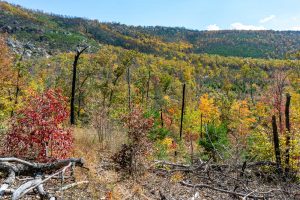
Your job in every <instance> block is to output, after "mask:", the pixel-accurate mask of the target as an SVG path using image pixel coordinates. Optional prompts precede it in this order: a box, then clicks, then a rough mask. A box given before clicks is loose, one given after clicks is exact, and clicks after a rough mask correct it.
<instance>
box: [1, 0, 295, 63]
mask: <svg viewBox="0 0 300 200" xmlns="http://www.w3.org/2000/svg"><path fill="white" fill-rule="evenodd" d="M0 11H1V12H0V30H1V32H4V33H8V34H9V35H10V36H13V37H15V38H16V39H17V40H19V41H21V42H24V43H26V42H28V41H30V43H32V44H33V45H35V46H36V47H37V48H42V51H43V53H42V54H45V53H46V52H47V53H48V54H51V53H53V52H56V51H63V52H65V51H72V50H74V49H75V47H76V45H78V44H80V43H88V44H89V45H91V46H93V47H98V46H99V44H109V45H113V46H118V47H123V48H126V49H135V50H138V51H140V52H143V53H148V54H156V55H163V56H165V57H173V56H176V55H181V53H208V54H218V55H223V56H238V57H253V58H284V57H285V55H286V54H287V53H290V52H294V51H297V50H299V49H300V32H295V31H236V30H227V31H196V30H188V29H185V28H168V27H142V26H138V27H135V26H127V25H122V24H118V23H101V22H98V21H97V20H88V19H82V18H76V17H66V16H59V15H54V14H47V13H43V12H40V11H33V10H28V9H25V8H22V7H19V6H15V5H11V4H8V3H5V2H0ZM11 43H13V42H11ZM14 45H15V44H12V46H14ZM38 50H41V49H38Z"/></svg>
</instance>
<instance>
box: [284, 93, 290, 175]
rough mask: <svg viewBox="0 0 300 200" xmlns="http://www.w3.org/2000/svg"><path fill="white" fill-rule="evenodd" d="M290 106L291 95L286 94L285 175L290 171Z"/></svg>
mask: <svg viewBox="0 0 300 200" xmlns="http://www.w3.org/2000/svg"><path fill="white" fill-rule="evenodd" d="M290 104H291V95H290V94H288V93H287V94H286V103H285V127H286V131H287V132H286V141H285V145H286V150H285V173H289V171H290V148H291V147H290V140H291V136H290V134H291V124H290Z"/></svg>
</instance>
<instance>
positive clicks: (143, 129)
mask: <svg viewBox="0 0 300 200" xmlns="http://www.w3.org/2000/svg"><path fill="white" fill-rule="evenodd" d="M123 120H124V122H125V126H126V127H127V128H128V136H129V138H130V139H131V142H132V143H133V144H137V143H139V142H141V141H142V140H145V138H146V136H147V134H148V131H149V130H150V129H151V128H152V126H153V119H152V118H150V119H148V118H145V117H144V113H143V111H142V110H141V109H140V108H138V107H136V108H134V109H133V111H132V112H131V113H129V115H127V116H125V117H124V119H123Z"/></svg>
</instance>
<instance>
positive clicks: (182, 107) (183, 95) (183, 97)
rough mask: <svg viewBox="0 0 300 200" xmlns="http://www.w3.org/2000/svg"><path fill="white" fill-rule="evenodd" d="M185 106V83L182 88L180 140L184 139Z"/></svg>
mask: <svg viewBox="0 0 300 200" xmlns="http://www.w3.org/2000/svg"><path fill="white" fill-rule="evenodd" d="M184 104H185V83H184V84H183V88H182V105H181V118H180V133H179V137H180V140H181V138H182V130H183V116H184Z"/></svg>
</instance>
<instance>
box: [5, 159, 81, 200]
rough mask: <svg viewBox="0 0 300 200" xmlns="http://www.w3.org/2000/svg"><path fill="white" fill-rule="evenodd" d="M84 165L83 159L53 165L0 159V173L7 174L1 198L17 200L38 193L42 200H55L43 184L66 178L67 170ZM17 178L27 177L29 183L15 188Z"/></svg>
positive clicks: (67, 160) (57, 162) (63, 161)
mask: <svg viewBox="0 0 300 200" xmlns="http://www.w3.org/2000/svg"><path fill="white" fill-rule="evenodd" d="M83 164H84V162H83V160H82V159H76V158H71V159H65V160H59V161H56V162H52V163H35V162H28V161H25V160H22V159H18V158H14V157H10V158H0V172H2V173H5V174H7V177H6V179H5V180H4V182H3V184H2V185H1V186H0V198H3V196H4V195H11V196H12V200H17V199H20V198H21V197H23V196H25V195H26V194H29V193H32V192H36V193H38V194H39V195H40V197H41V198H42V199H50V200H54V199H56V198H55V197H54V196H53V195H52V194H50V193H48V192H46V191H45V190H44V186H43V184H44V183H45V182H46V181H48V180H50V179H52V178H54V177H59V176H64V174H65V173H66V170H67V169H69V168H72V166H80V167H82V166H83ZM49 174H50V175H49ZM46 175H47V176H46ZM17 176H27V177H28V178H26V180H27V181H25V182H23V183H22V184H21V185H19V186H16V188H13V187H14V186H13V185H16V184H15V182H16V177H17ZM75 185H76V184H75ZM68 188H69V187H68Z"/></svg>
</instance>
